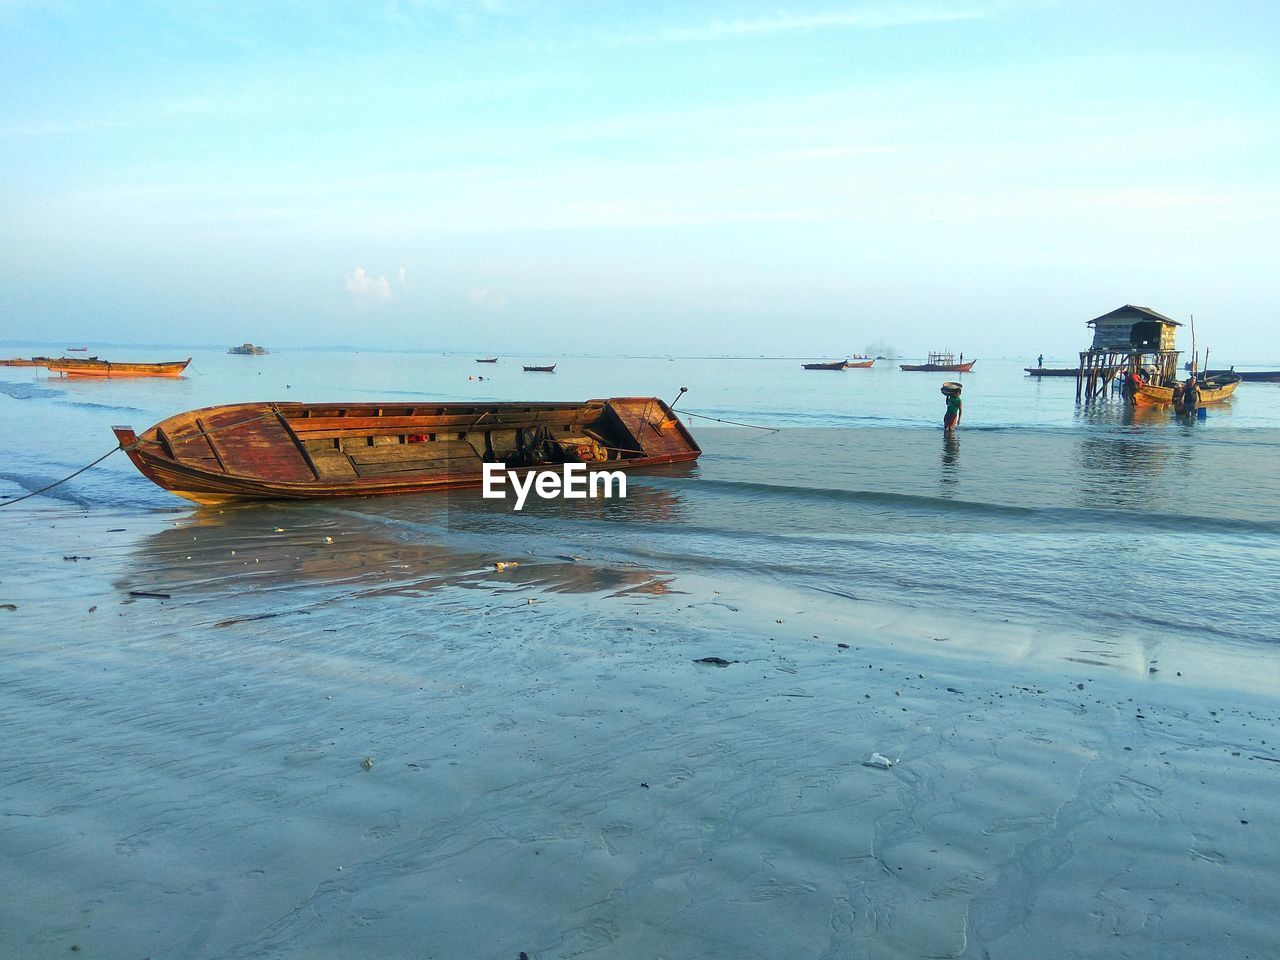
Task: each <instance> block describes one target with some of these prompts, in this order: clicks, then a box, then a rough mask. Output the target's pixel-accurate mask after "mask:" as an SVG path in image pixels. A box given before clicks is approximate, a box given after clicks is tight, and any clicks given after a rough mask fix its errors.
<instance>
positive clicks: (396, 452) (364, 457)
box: [345, 440, 480, 470]
mask: <svg viewBox="0 0 1280 960" xmlns="http://www.w3.org/2000/svg"><path fill="white" fill-rule="evenodd" d="M345 453H346V455H347V456H349V457H350V458H351V462H352V463H354V464H355V465H356V466H357V467H362V466H364V465H365V464H370V463H396V462H400V461H408V462H415V463H430V462H431V461H433V460H454V459H467V460H475V461H477V463H478V462H479V460H480V454H479V453H477V452H476V450H475V448H474V447H472V446H471V444H469V443H467V442H466V441H465V440H441V441H436V442H435V443H431V442H426V443H399V444H396V445H395V446H385V447H348V448H347V449H346V451H345ZM476 469H477V470H479V469H480V468H479V467H478V466H477V467H476Z"/></svg>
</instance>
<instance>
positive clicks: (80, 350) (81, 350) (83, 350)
mask: <svg viewBox="0 0 1280 960" xmlns="http://www.w3.org/2000/svg"><path fill="white" fill-rule="evenodd" d="M88 352H89V348H88V347H67V353H88Z"/></svg>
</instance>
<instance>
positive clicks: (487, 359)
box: [476, 357, 498, 363]
mask: <svg viewBox="0 0 1280 960" xmlns="http://www.w3.org/2000/svg"><path fill="white" fill-rule="evenodd" d="M497 362H498V358H497V357H478V358H476V363H497Z"/></svg>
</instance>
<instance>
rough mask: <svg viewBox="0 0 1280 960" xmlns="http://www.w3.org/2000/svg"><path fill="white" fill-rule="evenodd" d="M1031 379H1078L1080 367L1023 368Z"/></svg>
mask: <svg viewBox="0 0 1280 960" xmlns="http://www.w3.org/2000/svg"><path fill="white" fill-rule="evenodd" d="M1022 369H1023V370H1025V371H1027V376H1029V377H1078V376H1079V375H1080V368H1079V367H1023V368H1022Z"/></svg>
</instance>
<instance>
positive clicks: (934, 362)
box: [898, 351, 978, 373]
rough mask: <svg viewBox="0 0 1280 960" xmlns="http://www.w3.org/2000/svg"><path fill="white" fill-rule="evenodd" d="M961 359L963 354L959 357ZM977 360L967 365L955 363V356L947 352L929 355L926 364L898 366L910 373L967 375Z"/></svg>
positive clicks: (902, 364)
mask: <svg viewBox="0 0 1280 960" xmlns="http://www.w3.org/2000/svg"><path fill="white" fill-rule="evenodd" d="M960 356H961V357H963V356H964V354H961V355H960ZM977 362H978V361H977V360H970V361H969V362H968V363H957V362H956V358H955V354H953V353H951V352H949V351H938V352H936V353H931V354H929V360H928V362H927V363H900V364H898V366H899V367H900V368H902V369H903V370H908V371H911V372H912V373H968V372H969V371H970V370H972V369H973V365H974V364H975V363H977Z"/></svg>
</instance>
